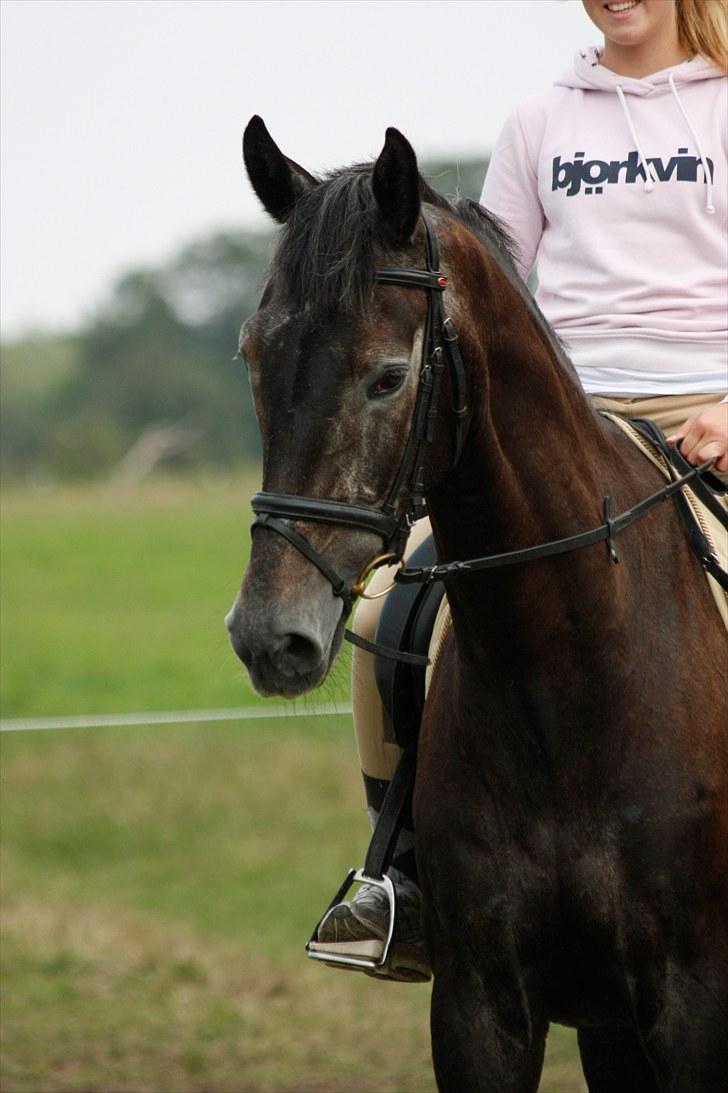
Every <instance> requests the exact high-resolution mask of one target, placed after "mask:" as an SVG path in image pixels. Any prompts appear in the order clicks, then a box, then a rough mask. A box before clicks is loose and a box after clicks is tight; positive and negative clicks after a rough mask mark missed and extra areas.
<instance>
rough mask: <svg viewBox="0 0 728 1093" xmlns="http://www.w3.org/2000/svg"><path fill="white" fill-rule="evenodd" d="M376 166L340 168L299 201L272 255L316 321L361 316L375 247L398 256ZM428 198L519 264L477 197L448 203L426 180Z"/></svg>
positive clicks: (298, 302) (299, 305) (299, 304)
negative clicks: (376, 189) (377, 192)
mask: <svg viewBox="0 0 728 1093" xmlns="http://www.w3.org/2000/svg"><path fill="white" fill-rule="evenodd" d="M373 166H374V164H373V163H357V164H354V165H353V166H350V167H343V168H341V169H340V170H337V171H334V172H332V173H331V174H329V175H328V176H326V177H325V178H324V179H322V181H321V183H320V185H318V186H316V187H314V188H313V189H312V190H310V191H309V193H307V194H305V195H304V196H303V197H301V198H300V199H299V201H298V202H297V203H296V205H295V207H294V210H293V213H292V214H291V217H290V219H289V221H288V223H287V224H286V226H285V228H284V230H283V232H282V233H281V237H280V240H279V243H278V247H277V248H276V252H275V254H274V256H273V261H272V264H271V270H270V272H271V274H273V275H275V276H276V277H281V278H282V279H283V282H284V284H285V285H286V289H287V294H288V296H289V299H290V300H291V302H292V304H293V305H294V307H296V309H302V310H303V309H305V310H306V312H307V314H308V315H309V316H311V317H312V318H313V319H316V318H318V317H322V316H324V315H326V314H327V313H328V312H331V311H332V310H333V309H334V308H335V309H336V311H337V312H339V313H341V312H344V313H347V314H356V313H357V312H359V311H361V310H362V309H363V308H364V307H365V306H366V303H367V301H368V299H369V298H370V295H371V290H372V286H373V283H374V254H375V251H376V252H379V253H381V252H382V251H384V252H385V253H386V252H387V251H389V252H390V253H393V254H395V253H397V251H398V250H401V247H397V245H396V244H393V242H392V240H391V238H389V237H388V235H387V230H386V227H385V223H384V219H383V217H382V215H381V213H380V211H379V207H378V205H377V203H376V200H375V198H374V194H373V192H372V186H371V176H372V169H373ZM420 196H421V199H422V201H423V202H425V203H426V204H428V205H433V206H435V208H438V209H443V210H444V211H446V212H448V213H450V214H451V215H453V216H455V217H457V218H458V219H459V220H461V221H463V223H465V224H467V225H468V226H469V227H471V228H472V229H473V230H474V232H475V233H476V234H477V235H478V236H479V237H480V238H482V239H483V241H484V242H485V243H486V245H489V246H490V248H491V249H495V251H496V252H497V253H498V254H499V255H500V257H501V259H504V260H505V261H506V263H507V264H508V265H509V266H510V267H511V268H512V269H514V268H515V267H514V265H513V260H514V254H515V245H514V243H513V240H512V239H511V238H510V236H509V235H508V233H507V231H506V230H505V228H504V227H503V225H502V224H501V223H500V222H499V221H498V220H497V219H496V218H495V217H494V216H491V214H490V213H488V212H486V211H485V209H483V208H482V207H481V206H480V205H478V204H477V202H475V201H471V200H469V199H460V200H457V201H454V202H453V201H449V200H448V199H447V198H446V197H443V196H442V194H439V193H438V192H437V191H436V190H433V189H432V187H431V186H429V185H428V183H427V182H425V180H424V179H421V180H420Z"/></svg>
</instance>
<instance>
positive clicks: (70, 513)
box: [1, 476, 584, 1093]
mask: <svg viewBox="0 0 728 1093" xmlns="http://www.w3.org/2000/svg"><path fill="white" fill-rule="evenodd" d="M253 484H254V482H253V479H251V478H247V479H246V477H245V476H241V477H240V478H239V479H238V480H233V479H232V478H226V477H218V478H215V477H209V476H208V477H204V476H200V477H198V478H195V479H186V480H177V481H175V480H166V479H162V480H152V481H150V482H148V483H146V484H145V485H143V486H142V487H140V488H139V489H138V490H137V491H136V492H134V493H133V494H118V493H117V494H113V493H110V492H109V491H108V489H105V488H103V487H101V486H96V487H88V488H86V489H80V488H79V489H62V490H58V491H55V492H50V493H27V492H26V493H23V492H17V491H9V492H6V495H5V498H4V505H3V540H2V563H3V565H2V577H3V599H2V607H3V610H2V671H3V681H4V682H3V687H4V692H3V693H4V697H3V705H2V713H3V717H5V718H11V717H24V716H41V715H49V716H51V715H63V714H76V713H78V714H88V713H115V712H121V711H135V710H164V709H185V708H213V707H226V706H227V707H230V706H244V705H252V704H253V703H256V702H260V700H259V699H257V698H256V697H255V696H254V694H253V692H252V691H251V689H250V687H249V684H248V682H247V679H246V677H245V675H244V673H243V671H242V669H241V668H240V667H239V666H238V664H237V662H236V660H235V658H234V656H233V654H232V653H231V652H230V650H229V648H228V645H227V640H226V636H225V631H224V626H223V621H222V619H223V615H224V613H225V611H226V610H227V608H228V607H229V605H230V603H231V601H232V599H233V596H234V594H235V590H236V588H237V585H238V583H239V580H240V576H241V573H242V570H243V567H244V563H245V556H246V554H247V549H248V525H249V522H250V521H249V512H248V509H247V505H246V499H247V497H248V496H249V494H250V492H251V487H252V485H253ZM342 662H343V663H342V664H341V665H340V666H339V667H338V668H337V669H336V671H335V672H334V674H333V678H332V679H331V680H330V681H328V682H327V684H326V685H325V689H324V692H323V693H319V694H318V695H316V696H314V699H313V701H316V702H318V701H321V700H323V701H326V702H340V703H341V704H342V706H344V705H345V704H346V703H347V702H348V685H347V679H348V654H346V653H345V654H344V656H343V657H342ZM305 707H306V702H305V701H302V702H300V703H299V704H298V709H302V708H303V709H305ZM356 765H357V764H356V757H355V749H354V743H353V737H352V731H351V725H350V719H349V718H348V717H346V716H343V715H342V716H335V717H328V718H316V717H306V718H296V717H295V716H293V715H291V716H288V717H284V718H281V719H280V720H269V721H247V722H241V723H239V724H236V723H232V724H225V725H220V724H210V725H186V726H157V727H148V728H123V729H122V728H114V729H97V730H75V731H48V732H32V733H6V734H3V737H2V769H3V774H2V817H1V818H2V829H1V830H2V906H3V913H2V928H3V943H2V987H3V1002H2V1022H1V1030H2V1089H3V1090H4V1091H7V1093H11V1091H27V1093H41V1091H49V1093H51V1091H53V1093H55V1091H71V1090H73V1091H79V1093H81V1091H84V1093H85V1091H96V1090H98V1091H117V1090H118V1091H146V1090H150V1091H151V1090H154V1091H160V1093H166V1091H184V1093H186V1091H198V1090H199V1091H203V1090H204V1091H213V1093H214V1091H220V1093H223V1091H240V1093H243V1091H251V1093H252V1091H264V1090H267V1091H278V1093H283V1091H290V1093H294V1091H296V1093H299V1091H300V1093H314V1091H315V1093H344V1091H352V1093H354V1091H356V1093H360V1091H370V1093H400V1091H402V1093H405V1091H417V1093H420V1091H421V1093H425V1091H430V1090H433V1089H434V1082H433V1078H432V1074H431V1067H430V1060H429V1037H428V1003H429V988H428V987H426V986H425V987H412V986H404V985H401V984H389V983H380V982H374V981H372V980H370V979H367V978H366V977H364V976H360V975H357V974H353V973H346V972H334V971H330V970H328V969H325V968H323V967H321V966H319V965H314V964H312V962H310V961H307V960H306V959H305V957H304V956H303V945H304V943H305V940H306V938H307V936H308V934H309V932H310V930H311V927H312V925H313V920H314V919H315V918H316V917H317V915H318V914H319V913H320V912H321V910H322V909H323V906H324V904H325V903H326V902H327V900H328V899H329V898H330V896H331V894H332V893H333V889H334V888H335V886H336V885H337V884H338V883H339V881H340V879H341V877H343V874H344V872H345V869H346V868H347V867H348V866H349V865H352V864H359V862H360V861H361V858H362V856H363V852H364V850H365V843H366V829H367V823H366V815H365V812H364V808H363V802H362V800H361V792H360V787H359V779H358V775H357V770H356ZM542 1089H543V1090H544V1091H550V1093H577V1091H581V1090H583V1089H584V1084H583V1079H582V1078H581V1071H580V1068H579V1064H578V1062H577V1061H576V1055H575V1046H574V1038H573V1035H572V1034H571V1033H568V1032H567V1031H566V1030H563V1029H558V1028H556V1029H554V1030H553V1031H552V1035H551V1038H550V1043H549V1053H548V1063H547V1067H546V1071H545V1074H544V1079H543V1083H542Z"/></svg>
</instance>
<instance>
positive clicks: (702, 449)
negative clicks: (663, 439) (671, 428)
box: [667, 402, 728, 471]
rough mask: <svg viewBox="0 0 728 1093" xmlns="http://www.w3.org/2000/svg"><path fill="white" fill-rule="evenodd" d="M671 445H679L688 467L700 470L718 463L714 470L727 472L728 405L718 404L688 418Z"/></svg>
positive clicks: (670, 439) (672, 438)
mask: <svg viewBox="0 0 728 1093" xmlns="http://www.w3.org/2000/svg"><path fill="white" fill-rule="evenodd" d="M667 439H668V441H669V442H670V443H672V444H674V443H677V444H678V447H679V448H680V452H681V454H682V455H684V456H685V458H686V459H687V461H688V463H692V464H693V466H697V465H698V464H699V463H705V461H706V460H707V459H713V458H715V459H716V463H715V466H714V468H713V469H714V470H716V471H728V402H719V403H718V404H717V405H716V406H711V407H710V409H708V410H703V411H702V413H700V414H695V415H694V416H693V417H689V418H688V420H687V421H686V422H685V424H684V425H682V426H681V427H680V428H679V429H678V431H677V432H676V433H674V434H673V435H672V436H669V437H668V438H667Z"/></svg>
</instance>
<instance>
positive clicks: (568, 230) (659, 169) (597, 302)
mask: <svg viewBox="0 0 728 1093" xmlns="http://www.w3.org/2000/svg"><path fill="white" fill-rule="evenodd" d="M727 144H728V80H727V79H726V77H725V76H724V75H723V73H722V72H721V71H720V69H718V68H716V67H715V66H714V65H712V64H711V63H709V62H708V61H706V60H705V59H703V58H702V57H694V58H693V59H692V60H690V61H684V62H683V63H682V64H679V65H675V66H674V67H673V68H669V69H665V70H664V71H663V72H656V73H654V74H653V75H651V76H648V77H646V78H644V79H641V80H636V79H631V78H629V77H625V76H618V75H616V74H615V73H614V72H611V71H609V69H606V68H604V67H603V66H602V65H601V64H599V53H598V51H597V50H596V49H594V48H590V49H585V50H581V51H579V52H578V53H577V55H576V58H575V64H574V70H573V71H571V72H568V73H567V74H566V75H565V76H562V78H561V79H560V80H557V82H556V84H555V86H554V87H553V88H551V89H550V90H549V91H547V92H546V93H545V94H541V95H538V96H536V97H534V98H531V99H528V100H526V102H524V103H523V104H522V106H520V107H519V109H518V110H517V111H516V113H515V114H513V115H512V116H511V117H510V118H509V120H508V122H507V123H506V125H505V128H504V130H503V132H502V134H501V136H500V138H499V140H498V142H497V144H496V147H495V150H494V152H493V157H492V159H491V163H490V168H489V170H488V174H487V177H486V180H485V185H484V187H483V194H482V197H481V202H482V204H483V205H484V206H485V207H486V208H488V209H489V210H490V211H492V212H494V213H495V214H496V215H497V216H498V217H500V218H501V219H502V220H503V221H504V222H505V224H506V226H507V227H508V228H509V229H510V232H511V234H512V235H513V237H514V238H515V241H516V243H517V244H518V247H519V249H520V263H519V265H520V270H521V273H522V274H523V275H524V276H526V275H527V274H528V273H529V271H530V270H531V268H532V267H533V266H534V264H536V263H537V265H538V279H539V287H538V290H537V292H536V299H537V301H538V303H539V305H540V307H541V309H542V311H543V312H544V314H545V315H546V318H547V319H548V320H549V321H550V322H551V324H552V326H554V328H555V329H556V331H557V333H558V334H559V335H560V336H561V337H562V338H564V339H565V340H566V341H567V343H568V344H569V346H571V347H572V349H573V347H574V345H575V343H576V344H578V343H579V342H580V341H581V339H604V338H605V336H608V337H610V338H613V337H628V338H630V340H631V339H633V338H635V337H637V338H648V339H665V340H669V341H671V342H673V343H674V342H686V343H692V344H693V345H695V344H696V343H708V344H704V345H703V346H702V348H703V349H704V350H705V351H708V353H709V354H710V353H711V352H712V353H713V355H714V359H715V362H716V365H715V369H714V371H715V374H716V377H717V378H719V380H720V382H718V384H717V386H716V384H715V383H714V382H712V381H711V382H708V385H707V387H706V386H705V385H703V387H702V389H703V390H706V389H707V390H720V389H723V390H725V382H726V377H725V374H724V368H725V365H724V364H723V365H721V364H720V362H721V361H723V360H724V356H723V351H722V349H718V346H722V345H724V344H725V342H726V338H727V337H728V331H727V329H726V328H727V327H728V316H727V312H728V282H727V279H726V278H727V266H728V243H727V240H726V225H727V223H728V209H727V204H728V185H727V180H728V147H727ZM582 344H583V345H584V348H585V349H586V348H587V347H586V345H585V344H584V343H582ZM710 344H712V345H713V347H714V351H711V350H709V345H710ZM593 348H595V347H593ZM666 348H667V347H666ZM676 348H677V347H676ZM685 348H686V349H687V348H688V347H687V346H685ZM703 363H704V362H703ZM577 367H578V360H577ZM711 383H712V386H711Z"/></svg>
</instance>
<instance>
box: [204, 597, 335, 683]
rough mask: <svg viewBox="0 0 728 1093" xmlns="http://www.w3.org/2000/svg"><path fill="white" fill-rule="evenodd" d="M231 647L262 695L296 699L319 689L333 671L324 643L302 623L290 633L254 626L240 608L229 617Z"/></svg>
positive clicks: (231, 612) (289, 631) (290, 630)
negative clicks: (330, 668) (328, 672)
mask: <svg viewBox="0 0 728 1093" xmlns="http://www.w3.org/2000/svg"><path fill="white" fill-rule="evenodd" d="M225 624H226V626H227V629H228V634H229V637H230V644H231V645H232V647H233V649H234V650H235V652H236V654H237V655H238V657H239V658H240V659H241V660H242V662H243V664H244V665H245V667H246V668H247V669H248V673H249V675H250V679H251V682H252V684H253V686H254V687H255V689H256V691H258V692H259V693H260V694H262V695H266V696H268V695H281V696H282V697H284V698H295V697H297V696H298V695H300V694H303V693H304V692H305V691H310V690H311V688H312V687H316V686H318V684H319V683H320V682H321V681H322V680H323V678H324V676H325V675H326V672H327V671H328V667H329V658H328V656H327V655H326V650H325V649H324V647H323V645H322V643H321V640H320V638H319V636H318V635H317V634H315V633H314V632H313V631H312V630H310V629H309V628H308V627H307V626H305V625H304V624H302V623H300V622H299V623H298V625H297V626H296V627H295V629H294V628H293V627H291V628H290V629H286V628H285V627H283V626H281V627H280V628H279V629H275V628H274V626H273V625H266V624H265V623H258V624H255V623H252V622H251V620H250V619H248V618H247V617H246V616H245V615H244V614H243V613H242V612H241V611H240V610H239V609H238V607H237V606H234V607H233V608H232V610H231V611H230V612H229V613H228V614H227V616H226V617H225Z"/></svg>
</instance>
